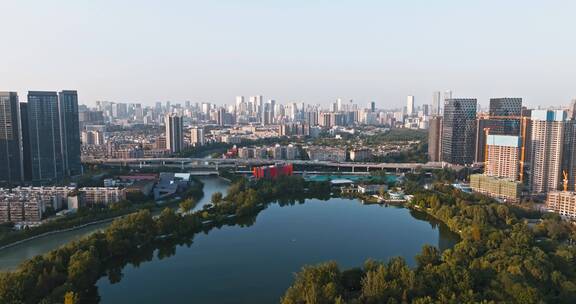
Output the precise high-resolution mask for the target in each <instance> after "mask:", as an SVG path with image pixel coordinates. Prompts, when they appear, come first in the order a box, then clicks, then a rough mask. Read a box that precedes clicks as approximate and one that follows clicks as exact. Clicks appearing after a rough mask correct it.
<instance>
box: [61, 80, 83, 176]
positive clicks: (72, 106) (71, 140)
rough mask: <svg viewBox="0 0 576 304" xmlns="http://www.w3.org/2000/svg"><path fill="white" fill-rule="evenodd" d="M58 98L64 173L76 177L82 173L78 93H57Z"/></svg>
mask: <svg viewBox="0 0 576 304" xmlns="http://www.w3.org/2000/svg"><path fill="white" fill-rule="evenodd" d="M58 97H59V106H58V109H59V112H60V130H61V132H62V136H61V137H62V140H61V141H62V156H63V164H64V172H65V174H66V175H78V174H81V173H82V172H81V171H82V164H81V162H80V123H79V122H78V93H77V92H76V91H62V92H60V93H58Z"/></svg>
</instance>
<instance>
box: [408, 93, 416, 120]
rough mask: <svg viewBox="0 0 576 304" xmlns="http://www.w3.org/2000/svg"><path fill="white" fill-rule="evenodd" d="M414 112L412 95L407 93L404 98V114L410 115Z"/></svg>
mask: <svg viewBox="0 0 576 304" xmlns="http://www.w3.org/2000/svg"><path fill="white" fill-rule="evenodd" d="M414 112H415V110H414V96H412V95H408V97H407V98H406V115H408V116H412V115H414Z"/></svg>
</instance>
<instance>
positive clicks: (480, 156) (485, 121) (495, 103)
mask: <svg viewBox="0 0 576 304" xmlns="http://www.w3.org/2000/svg"><path fill="white" fill-rule="evenodd" d="M521 115H522V98H491V99H490V109H489V115H488V116H481V117H478V120H477V130H478V132H477V134H476V153H475V161H476V162H484V161H485V155H484V152H485V150H486V134H488V133H489V134H492V135H511V136H520V131H521V130H520V129H521V123H522V120H521Z"/></svg>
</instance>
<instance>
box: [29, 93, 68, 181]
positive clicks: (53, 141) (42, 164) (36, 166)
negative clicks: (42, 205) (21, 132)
mask: <svg viewBox="0 0 576 304" xmlns="http://www.w3.org/2000/svg"><path fill="white" fill-rule="evenodd" d="M58 108H59V106H58V94H56V92H40V91H30V92H28V106H27V111H28V115H27V117H24V118H23V119H22V120H23V121H25V123H27V128H28V135H29V138H28V142H29V148H30V163H31V171H32V172H31V178H32V180H33V181H35V182H42V181H50V180H59V179H62V177H63V176H64V171H65V170H64V155H63V153H62V140H61V138H62V135H61V128H60V112H59V110H58Z"/></svg>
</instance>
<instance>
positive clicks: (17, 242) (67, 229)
mask: <svg viewBox="0 0 576 304" xmlns="http://www.w3.org/2000/svg"><path fill="white" fill-rule="evenodd" d="M124 216H126V215H119V216H115V217H111V218H107V219H102V220H97V221H93V222H88V223H84V224H82V225H78V226H74V227H70V228H65V229H58V230H52V231H47V232H44V233H42V234H38V235H35V236H31V237H29V238H25V239H23V240H19V241H16V242H13V243H10V244H6V245H4V246H0V251H2V250H5V249H8V248H12V247H14V246H18V245H22V244H24V243H27V242H29V241H32V240H36V239H40V238H43V237H46V236H50V235H54V234H58V233H63V232H69V231H74V230H80V229H82V228H86V227H89V226H93V225H97V224H102V223H106V222H112V221H114V220H115V219H118V218H121V217H124Z"/></svg>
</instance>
